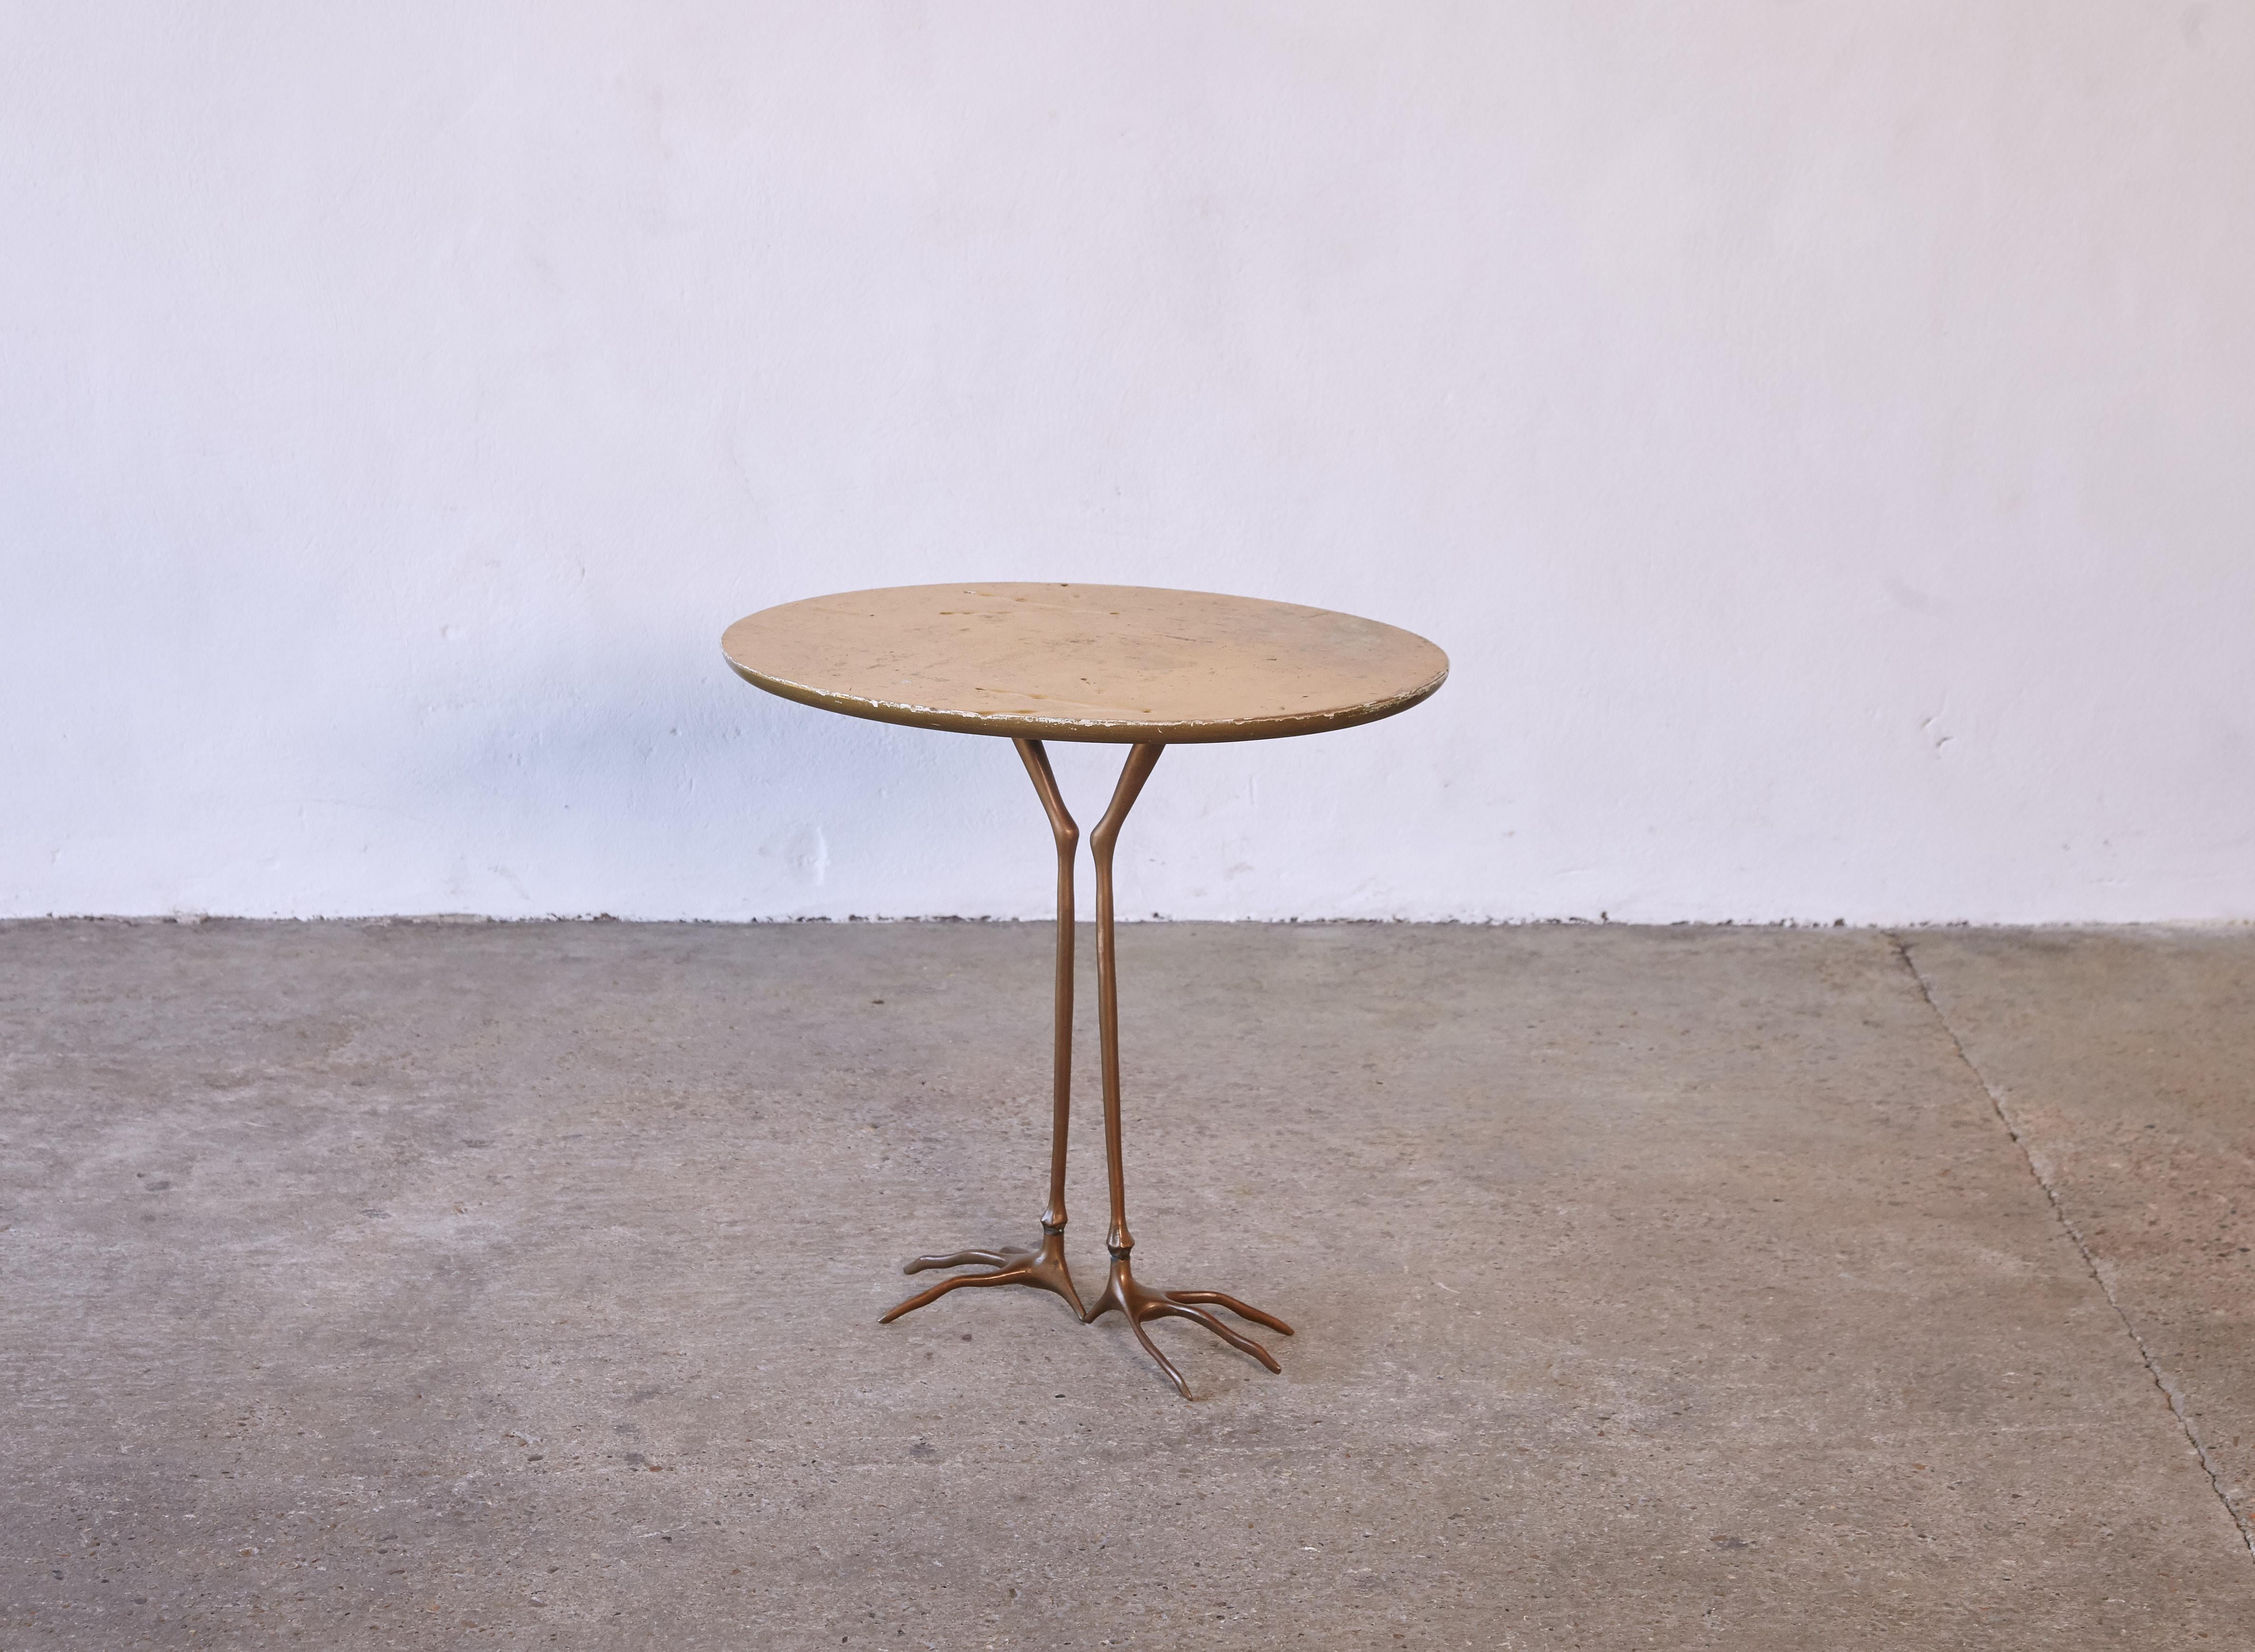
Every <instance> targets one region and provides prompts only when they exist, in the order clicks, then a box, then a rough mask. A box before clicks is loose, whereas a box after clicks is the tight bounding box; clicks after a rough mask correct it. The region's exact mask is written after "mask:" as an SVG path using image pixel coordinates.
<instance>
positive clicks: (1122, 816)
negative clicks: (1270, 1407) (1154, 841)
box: [1082, 745, 1292, 1400]
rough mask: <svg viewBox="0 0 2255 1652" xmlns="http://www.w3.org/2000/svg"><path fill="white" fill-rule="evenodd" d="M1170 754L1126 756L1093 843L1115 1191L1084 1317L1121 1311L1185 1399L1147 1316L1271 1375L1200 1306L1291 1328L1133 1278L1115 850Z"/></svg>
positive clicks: (1107, 1130)
mask: <svg viewBox="0 0 2255 1652" xmlns="http://www.w3.org/2000/svg"><path fill="white" fill-rule="evenodd" d="M1165 749H1166V748H1165V747H1164V746H1160V745H1143V746H1138V747H1136V748H1135V749H1134V750H1133V751H1131V752H1129V753H1128V754H1127V766H1126V767H1125V768H1124V769H1122V770H1120V784H1119V787H1118V789H1117V790H1115V791H1113V794H1112V806H1111V807H1110V808H1108V809H1106V811H1105V812H1104V819H1101V820H1099V821H1098V822H1097V823H1096V829H1095V831H1093V832H1092V833H1090V834H1089V840H1088V842H1089V847H1090V849H1091V850H1092V852H1093V853H1094V854H1095V857H1096V1016H1097V1030H1098V1033H1099V1041H1100V1044H1101V1048H1102V1051H1103V1057H1104V1168H1105V1173H1106V1178H1107V1179H1108V1181H1109V1182H1110V1184H1111V1193H1112V1229H1111V1232H1110V1233H1108V1234H1106V1236H1105V1243H1106V1247H1107V1248H1109V1249H1110V1250H1111V1252H1112V1276H1111V1277H1110V1278H1109V1279H1108V1280H1107V1281H1106V1283H1105V1286H1104V1294H1103V1295H1102V1296H1100V1297H1098V1298H1097V1299H1096V1305H1095V1306H1094V1307H1092V1308H1091V1309H1090V1310H1089V1311H1087V1313H1086V1314H1085V1315H1084V1316H1082V1317H1083V1318H1085V1319H1087V1320H1089V1321H1090V1322H1092V1323H1093V1322H1094V1321H1095V1320H1097V1319H1099V1318H1102V1317H1103V1316H1104V1315H1106V1313H1109V1312H1111V1311H1113V1310H1114V1309H1117V1310H1119V1311H1120V1314H1121V1315H1122V1316H1123V1317H1124V1318H1126V1319H1127V1325H1128V1329H1130V1330H1132V1331H1133V1332H1135V1340H1136V1341H1138V1342H1140V1343H1142V1345H1143V1352H1144V1353H1148V1354H1149V1355H1150V1356H1151V1357H1152V1358H1153V1359H1154V1360H1157V1361H1158V1363H1159V1369H1161V1370H1162V1371H1164V1372H1165V1373H1166V1374H1167V1378H1168V1380H1169V1381H1171V1382H1172V1383H1173V1384H1174V1385H1175V1388H1176V1391H1177V1392H1178V1393H1179V1394H1181V1395H1182V1396H1183V1398H1184V1399H1186V1400H1187V1399H1191V1398H1192V1397H1193V1396H1192V1395H1191V1390H1190V1385H1189V1384H1188V1383H1187V1382H1185V1381H1183V1374H1182V1373H1181V1372H1179V1371H1177V1370H1176V1369H1175V1367H1174V1364H1173V1362H1172V1361H1171V1360H1169V1359H1168V1358H1167V1356H1166V1355H1165V1354H1163V1353H1160V1352H1159V1350H1158V1347H1157V1346H1156V1344H1154V1343H1153V1342H1152V1340H1151V1339H1150V1337H1149V1335H1147V1334H1146V1333H1145V1332H1144V1330H1143V1322H1144V1321H1145V1320H1146V1319H1169V1318H1173V1319H1189V1320H1192V1321H1194V1322H1195V1323H1197V1324H1198V1325H1204V1326H1205V1328H1206V1329H1207V1330H1209V1331H1211V1332H1213V1333H1214V1335H1216V1336H1218V1337H1219V1338H1220V1339H1222V1340H1223V1341H1224V1342H1226V1343H1227V1344H1229V1346H1231V1347H1233V1348H1235V1349H1236V1350H1237V1351H1238V1352H1239V1353H1249V1354H1251V1355H1252V1356H1253V1357H1254V1359H1256V1360H1260V1361H1261V1364H1263V1365H1265V1366H1267V1367H1268V1368H1269V1369H1270V1370H1271V1371H1278V1370H1282V1367H1281V1366H1279V1365H1278V1364H1277V1363H1276V1361H1275V1357H1274V1356H1273V1355H1271V1354H1270V1353H1269V1352H1268V1349H1266V1348H1264V1347H1262V1346H1261V1345H1260V1344H1259V1343H1257V1342H1255V1341H1254V1340H1253V1339H1252V1338H1250V1337H1248V1336H1245V1335H1243V1334H1242V1333H1240V1332H1237V1331H1235V1330H1233V1329H1232V1328H1231V1327H1230V1326H1229V1325H1226V1324H1225V1323H1224V1322H1223V1321H1222V1320H1220V1319H1218V1318H1215V1317H1214V1316H1213V1315H1212V1314H1211V1313H1209V1312H1207V1311H1206V1310H1205V1308H1204V1307H1203V1306H1201V1305H1199V1304H1204V1303H1213V1304H1218V1305H1219V1306H1220V1307H1224V1308H1226V1309H1228V1310H1229V1311H1231V1312H1232V1313H1233V1314H1236V1315H1238V1316H1239V1317H1240V1318H1245V1319H1250V1320H1252V1321H1253V1322H1254V1324H1256V1325H1267V1326H1268V1328H1269V1329H1270V1330H1271V1331H1276V1332H1282V1333H1283V1334H1284V1335H1285V1336H1288V1337H1289V1336H1290V1335H1291V1334H1292V1327H1291V1326H1289V1325H1286V1324H1285V1323H1284V1322H1283V1321H1282V1319H1279V1318H1276V1317H1275V1315H1273V1314H1267V1313H1263V1312H1261V1310H1260V1309H1258V1308H1251V1307H1247V1305H1246V1304H1243V1303H1241V1302H1240V1301H1238V1300H1237V1298H1236V1297H1225V1296H1223V1295H1222V1294H1221V1293H1220V1292H1219V1291H1218V1290H1149V1289H1148V1288H1146V1287H1145V1286H1142V1285H1140V1284H1138V1283H1136V1282H1135V1273H1134V1272H1133V1270H1132V1269H1130V1268H1129V1266H1128V1262H1127V1257H1128V1253H1129V1252H1130V1251H1132V1250H1134V1249H1135V1236H1134V1235H1133V1234H1130V1233H1128V1231H1127V1173H1126V1167H1125V1166H1124V1165H1123V1164H1122V1163H1121V1161H1120V977H1119V969H1118V966H1117V960H1115V958H1114V956H1113V946H1112V850H1113V845H1114V844H1116V843H1117V842H1118V841H1119V840H1120V824H1121V823H1122V822H1123V821H1125V820H1126V819H1127V811H1128V810H1130V809H1131V808H1133V807H1135V798H1136V795H1137V794H1138V793H1139V792H1141V791H1142V790H1143V783H1144V782H1145V781H1146V780H1148V779H1149V778H1150V777H1151V770H1153V769H1154V768H1155V767H1156V766H1157V763H1158V761H1159V754H1160V753H1161V752H1163V751H1164V750H1165Z"/></svg>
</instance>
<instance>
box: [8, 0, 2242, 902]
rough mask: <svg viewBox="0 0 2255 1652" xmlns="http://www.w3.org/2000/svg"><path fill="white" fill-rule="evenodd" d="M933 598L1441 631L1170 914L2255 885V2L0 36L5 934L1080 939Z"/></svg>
mask: <svg viewBox="0 0 2255 1652" xmlns="http://www.w3.org/2000/svg"><path fill="white" fill-rule="evenodd" d="M959 577H961V578H979V579H1012V578H1016V579H1057V580H1113V581H1120V582H1129V583H1147V584H1160V585H1184V586H1196V587H1207V588H1219V589H1226V590H1233V591H1240V592H1246V593H1250V594H1260V595H1267V596H1275V597H1281V598H1286V599H1289V600H1292V601H1302V602H1312V603H1318V604H1324V605H1327V606H1332V607H1338V608H1349V609H1353V610H1356V611H1358V612H1362V613H1366V614H1370V615H1374V616H1377V617H1380V618H1383V619H1386V620H1389V621H1392V622H1396V623H1399V624H1403V625H1407V626H1409V627H1411V628H1413V629H1416V630H1419V631H1422V632H1424V633H1425V634H1427V635H1429V636H1432V637H1433V638H1434V639H1435V640H1437V642H1439V643H1441V644H1442V645H1443V646H1444V647H1445V648H1446V649H1448V650H1449V651H1450V652H1451V655H1452V656H1453V657H1454V659H1455V662H1456V671H1455V675H1454V677H1453V678H1452V680H1451V683H1450V685H1449V686H1448V687H1447V688H1446V689H1444V691H1443V692H1442V693H1441V695H1440V696H1439V697H1438V698H1437V699H1435V700H1434V701H1432V702H1431V703H1430V704H1429V705H1428V706H1424V707H1423V708H1421V709H1419V710H1417V711H1416V712H1413V713H1411V714H1408V716H1406V717H1403V718H1401V719H1400V720H1398V721H1393V722H1388V723H1383V724H1380V725H1377V726H1375V727H1373V728H1364V729H1359V730H1356V731H1352V732H1350V733H1345V734H1339V735H1327V736H1322V737H1318V738H1315V739H1310V740H1304V741H1298V742H1278V743H1275V744H1273V745H1266V746H1254V747H1238V748H1228V747H1205V748H1197V749H1181V750H1178V751H1176V752H1174V753H1171V754H1170V755H1169V756H1168V757H1167V759H1166V761H1165V762H1164V763H1162V765H1161V766H1160V769H1159V770H1158V773H1157V775H1156V777H1155V779H1154V781H1153V783H1152V785H1151V788H1150V790H1149V791H1148V792H1147V793H1146V794H1145V797H1146V801H1145V802H1144V803H1143V804H1142V806H1141V807H1140V808H1139V810H1138V812H1137V816H1136V819H1135V821H1134V822H1133V823H1132V825H1131V826H1130V828H1129V833H1128V840H1127V845H1126V847H1125V848H1124V850H1123V880H1124V882H1123V903H1124V906H1125V907H1126V909H1127V910H1132V911H1135V912H1137V913H1144V912H1155V911H1156V912H1163V913H1166V914H1168V915H1170V916H1178V917H1239V916H1248V917H1281V916H1289V915H1303V916H1325V915H1351V916H1371V917H1378V916H1402V917H1467V918H1472V917H1497V918H1518V917H1565V916H1577V917H1591V918H1595V917H1598V916H1599V915H1601V914H1609V915H1610V916H1611V917H1612V918H1614V919H1616V920H1620V919H1663V920H1664V919H1677V918H1699V919H1722V918H1735V919H1739V920H1774V919H1796V920H1810V921H1816V922H1826V921H1830V919H1832V918H1835V917H1844V918H1846V919H1848V920H1849V921H1851V922H1860V921H1902V920H1949V919H1961V918H1963V919H1973V920H1989V919H2034V920H2048V919H2118V918H2146V917H2160V918H2206V917H2238V918H2246V917H2255V6H2251V5H2248V4H2238V3H2237V0H2230V3H2226V0H2219V3H2218V4H2196V5H2187V4H2180V3H2178V0H2170V3H2169V4H2147V3H2145V0H1991V3H1988V4H1980V5H1971V6H1969V5H1964V4H1956V3H1955V0H1952V3H1951V4H1941V3H1939V0H1869V3H1868V4H1814V3H1804V4H1781V3H1779V0H1705V3H1695V4H1620V3H1619V0H1574V4H1547V3H1546V4H1535V3H1532V0H1529V3H1527V4H1499V3H1490V4H1400V3H1396V0H1386V3H1383V4H1380V3H1376V0H1373V3H1371V4H1310V3H1309V0H1295V3H1292V4H1281V3H1280V4H1267V5H1251V4H1220V3H1219V0H1180V3H1177V4H1137V5H1133V6H1098V5H1092V4H1059V3H1058V0H1037V3H1036V0H1024V3H1022V4H1020V3H1012V4H1001V3H998V0H956V3H955V4H914V3H912V0H884V3H883V4H841V3H840V0H808V3H806V4H772V3H765V0H762V3H745V0H734V3H731V0H671V3H670V4H669V3H667V0H617V3H615V4H589V3H587V0H575V3H573V4H558V3H557V0H542V3H540V4H534V3H533V0H523V3H522V4H493V3H481V0H448V3H447V4H408V3H404V0H393V3H390V4H383V5H373V6H371V5H347V4H341V3H339V4H306V3H304V0H293V3H292V4H282V3H281V0H274V3H272V4H221V0H179V3H178V4H109V3H104V0H88V3H86V4H63V5H54V4H32V3H31V0H7V3H6V4H0V578H4V592H0V709H4V713H5V715H4V719H0V788H4V791H0V912H5V913H7V914H12V915H30V914H43V913H51V912H63V913H92V912H101V913H156V912H165V911H173V910H186V911H208V912H214V913H239V914H258V915H263V914H307V915H310V914H351V913H382V912H411V913H419V912H432V911H465V912H483V913H492V914H500V915H519V914H536V913H551V912H560V913H585V912H595V911H608V912H613V913H617V914H620V915H622V916H647V917H674V916H695V917H719V918H740V917H777V916H790V915H805V914H828V915H832V916H844V915H847V914H856V913H858V914H871V915H905V914H917V913H966V914H976V913H987V914H1034V913H1038V912H1039V911H1040V910H1042V908H1043V904H1044V903H1045V901H1046V899H1047V896H1048V894H1049V889H1050V869H1049V866H1048V854H1049V847H1048V837H1047V833H1046V829H1045V827H1044V825H1043V820H1042V818H1041V815H1040V812H1039V810H1038V808H1037V806H1036V803H1035V800H1034V798H1033V797H1032V795H1031V792H1030V791H1029V788H1028V787H1027V785H1026V784H1025V781H1024V779H1023V777H1022V774H1021V773H1020V771H1019V770H1018V768H1017V764H1016V760H1015V757H1014V756H1012V755H1011V753H1010V751H1009V749H1008V747H1007V746H1006V745H1003V744H1001V742H989V741H981V740H977V739H973V738H970V737H966V736H959V735H936V734H924V733H917V732H913V731H908V730H901V729H893V728H881V727H876V726H873V725H866V724H859V723H854V722H849V721H845V720H842V719H836V718H831V717H826V716H825V715H823V714H818V713H815V712H811V711H808V710H804V709H802V708H800V707H797V706H790V705H786V704H783V703H781V702H779V701H774V700H770V699H766V698H765V697H763V696H762V695H760V694H758V693H757V692H755V691H753V690H752V689H750V688H748V687H747V686H745V685H742V684H741V683H739V682H738V681H736V680H735V679H734V678H733V677H731V676H729V675H728V674H727V672H726V671H724V670H723V668H722V666H721V664H720V657H719V653H718V648H717V642H718V637H719V635H720V629H721V628H722V627H723V625H724V624H725V623H726V622H727V621H729V620H731V619H733V618H734V617H735V616H736V615H740V614H742V613H745V612H748V611H749V610H751V609H753V608H760V607H763V606H765V605H767V604H769V603H773V602H777V601H784V600H787V599H790V598H794V597H799V596H804V595H809V594H815V593H818V592H821V591H824V590H831V589H839V588H847V587H861V586H868V585H877V584H887V583H895V582H902V581H910V580H940V579H950V578H959ZM1112 755H1113V754H1111V753H1109V752H1108V751H1106V749H1101V748H1078V749H1069V750H1064V751H1061V752H1060V753H1059V767H1060V770H1061V772H1062V773H1063V775H1064V779H1065V782H1066V784H1067V788H1068V791H1069V792H1070V793H1071V794H1072V795H1073V796H1074V797H1075V798H1077V799H1078V801H1080V802H1081V803H1082V804H1083V805H1084V815H1085V817H1086V816H1092V814H1093V812H1094V811H1095V808H1096V806H1097V805H1099V803H1100V799H1101V795H1102V793H1103V792H1104V791H1105V790H1106V787H1107V786H1108V784H1109V760H1110V757H1111V756H1112Z"/></svg>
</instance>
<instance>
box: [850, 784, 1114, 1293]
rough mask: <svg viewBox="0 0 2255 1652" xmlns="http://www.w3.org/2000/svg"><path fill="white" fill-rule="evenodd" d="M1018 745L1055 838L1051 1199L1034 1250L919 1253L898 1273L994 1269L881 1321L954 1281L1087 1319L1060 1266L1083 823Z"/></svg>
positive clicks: (960, 1276) (1069, 1277)
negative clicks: (1077, 854)
mask: <svg viewBox="0 0 2255 1652" xmlns="http://www.w3.org/2000/svg"><path fill="white" fill-rule="evenodd" d="M1015 744H1016V746H1017V748H1018V756H1021V757H1022V758H1023V759H1024V760H1025V763H1026V772H1027V773H1028V774H1029V775H1031V776H1032V777H1033V780H1034V790H1035V791H1037V792H1039V793H1040V794H1041V798H1042V807H1043V808H1044V809H1046V810H1048V811H1049V817H1050V832H1051V833H1054V834H1055V835H1056V838H1057V1033H1056V1039H1055V1043H1054V1045H1053V1049H1054V1056H1053V1058H1052V1067H1051V1072H1052V1077H1051V1079H1050V1089H1051V1093H1052V1096H1053V1107H1052V1114H1053V1116H1052V1120H1051V1124H1050V1203H1049V1208H1048V1209H1047V1210H1045V1211H1043V1213H1042V1242H1041V1246H1040V1248H1038V1249H1036V1250H1025V1249H1022V1248H1019V1247H1017V1246H1011V1247H1009V1248H1006V1249H1002V1250H959V1251H954V1252H952V1253H950V1254H948V1255H937V1256H919V1257H917V1259H916V1260H915V1261H914V1262H910V1264H909V1265H908V1266H907V1267H906V1268H904V1269H902V1271H903V1273H911V1274H916V1273H922V1272H923V1271H924V1269H927V1268H966V1267H980V1268H991V1269H994V1272H992V1273H985V1274H958V1275H956V1276H954V1277H953V1278H952V1279H943V1280H941V1281H940V1282H939V1283H938V1284H936V1285H934V1286H933V1287H932V1288H931V1290H924V1291H919V1292H918V1293H917V1295H915V1296H913V1297H910V1298H909V1299H908V1300H907V1301H906V1302H904V1303H902V1304H900V1305H899V1306H898V1307H896V1308H895V1309H893V1310H892V1311H890V1312H889V1313H888V1314H886V1315H885V1316H884V1317H883V1318H881V1319H879V1320H878V1321H877V1323H878V1324H879V1325H889V1324H891V1323H892V1322H893V1321H894V1320H896V1319H897V1318H900V1317H901V1316H902V1315H903V1314H904V1313H913V1312H915V1311H916V1310H917V1309H918V1308H921V1307H923V1306H924V1304H926V1303H928V1302H934V1301H937V1300H938V1298H940V1297H944V1296H945V1295H946V1294H947V1293H948V1292H949V1291H951V1290H955V1289H956V1288H957V1287H958V1286H959V1285H1033V1286H1036V1287H1037V1288H1039V1289H1040V1290H1054V1291H1055V1292H1057V1295H1058V1296H1060V1297H1064V1299H1065V1300H1066V1301H1067V1302H1069V1303H1071V1304H1072V1311H1073V1312H1075V1313H1076V1314H1078V1315H1080V1316H1081V1318H1083V1319H1084V1320H1085V1318H1087V1314H1086V1311H1085V1310H1084V1309H1083V1308H1082V1307H1081V1305H1080V1293H1079V1292H1078V1291H1076V1290H1074V1289H1073V1288H1072V1274H1071V1271H1070V1270H1069V1269H1067V1268H1066V1267H1065V1265H1064V1150H1065V1128H1066V1126H1067V1124H1068V1123H1069V1122H1070V1121H1071V1116H1072V859H1073V853H1074V851H1075V850H1076V849H1078V847H1079V846H1080V828H1079V827H1078V826H1075V825H1074V824H1073V820H1072V816H1071V815H1070V814H1069V813H1067V812H1065V806H1064V794H1063V793H1062V792H1060V791H1058V790H1057V777H1056V776H1055V775H1054V774H1052V773H1050V758H1049V753H1048V752H1046V751H1044V750H1043V749H1042V742H1040V741H1038V740H1021V741H1017V742H1015Z"/></svg>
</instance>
